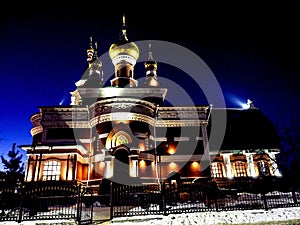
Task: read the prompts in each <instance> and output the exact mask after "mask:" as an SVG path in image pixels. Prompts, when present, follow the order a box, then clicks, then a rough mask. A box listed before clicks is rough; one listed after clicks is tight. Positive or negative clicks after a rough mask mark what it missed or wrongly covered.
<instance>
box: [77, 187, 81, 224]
mask: <svg viewBox="0 0 300 225" xmlns="http://www.w3.org/2000/svg"><path fill="white" fill-rule="evenodd" d="M77 192H78V196H77V221H78V222H79V223H80V220H81V208H82V203H81V184H79V185H78V186H77Z"/></svg>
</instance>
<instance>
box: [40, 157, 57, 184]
mask: <svg viewBox="0 0 300 225" xmlns="http://www.w3.org/2000/svg"><path fill="white" fill-rule="evenodd" d="M60 167H61V163H60V162H58V161H55V160H51V161H48V162H45V164H44V168H43V175H42V179H43V180H59V178H60Z"/></svg>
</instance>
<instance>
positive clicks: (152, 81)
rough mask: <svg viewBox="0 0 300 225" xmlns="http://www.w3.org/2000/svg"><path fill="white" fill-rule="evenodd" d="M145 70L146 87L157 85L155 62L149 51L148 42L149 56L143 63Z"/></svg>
mask: <svg viewBox="0 0 300 225" xmlns="http://www.w3.org/2000/svg"><path fill="white" fill-rule="evenodd" d="M144 66H145V70H146V81H145V85H146V86H148V87H158V86H160V84H159V83H158V81H157V74H156V70H157V62H156V61H155V60H153V55H152V51H151V43H149V56H148V60H147V61H146V62H145V63H144Z"/></svg>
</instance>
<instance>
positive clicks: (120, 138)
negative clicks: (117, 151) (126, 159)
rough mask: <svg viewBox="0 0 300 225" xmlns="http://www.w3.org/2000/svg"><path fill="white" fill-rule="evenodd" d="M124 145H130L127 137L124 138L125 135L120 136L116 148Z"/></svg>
mask: <svg viewBox="0 0 300 225" xmlns="http://www.w3.org/2000/svg"><path fill="white" fill-rule="evenodd" d="M122 144H128V139H127V138H126V137H124V136H123V135H120V136H118V137H117V140H116V146H119V145H122Z"/></svg>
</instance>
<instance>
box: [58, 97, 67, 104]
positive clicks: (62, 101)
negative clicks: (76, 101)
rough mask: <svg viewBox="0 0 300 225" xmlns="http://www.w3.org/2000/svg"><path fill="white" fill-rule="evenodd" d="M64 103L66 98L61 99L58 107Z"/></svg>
mask: <svg viewBox="0 0 300 225" xmlns="http://www.w3.org/2000/svg"><path fill="white" fill-rule="evenodd" d="M65 101H66V97H63V98H62V99H61V101H60V102H59V105H62V104H64V102H65Z"/></svg>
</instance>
